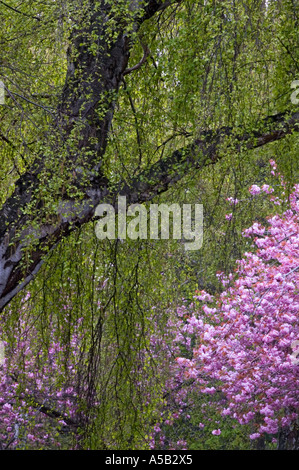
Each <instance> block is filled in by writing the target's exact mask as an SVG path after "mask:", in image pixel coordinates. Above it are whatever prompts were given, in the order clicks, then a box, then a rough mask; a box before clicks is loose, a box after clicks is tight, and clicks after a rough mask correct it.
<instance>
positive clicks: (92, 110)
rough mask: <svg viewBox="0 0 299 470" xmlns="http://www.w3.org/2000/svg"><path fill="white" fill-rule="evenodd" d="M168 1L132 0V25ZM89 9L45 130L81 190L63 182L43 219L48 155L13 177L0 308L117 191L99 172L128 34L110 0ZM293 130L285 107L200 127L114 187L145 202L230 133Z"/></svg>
mask: <svg viewBox="0 0 299 470" xmlns="http://www.w3.org/2000/svg"><path fill="white" fill-rule="evenodd" d="M171 3H172V2H170V1H165V2H161V1H154V0H150V1H148V2H147V4H146V6H145V7H144V9H143V10H142V12H141V13H142V15H140V14H139V13H140V11H139V9H140V2H139V1H133V0H131V2H130V6H131V8H132V11H133V12H135V13H136V21H135V22H133V24H132V25H131V29H132V31H137V30H138V28H139V27H140V25H141V23H142V22H143V21H145V20H147V19H149V18H151V17H152V16H153V15H154V14H155V13H156V12H158V11H159V10H162V9H164V8H166V7H168V6H169V5H170V4H171ZM89 13H90V16H89V20H88V21H86V22H85V23H84V24H85V26H84V27H83V28H81V29H80V27H79V25H77V26H78V28H77V30H75V32H74V34H73V35H72V37H71V42H70V44H71V46H70V50H69V52H68V59H69V63H68V71H67V75H66V81H65V86H64V89H63V92H62V96H61V100H60V103H59V106H58V109H57V117H56V119H55V122H54V123H53V125H52V126H51V128H50V130H49V134H48V138H49V140H51V139H52V140H53V135H54V136H55V138H56V137H57V141H58V143H59V145H58V146H57V148H55V146H54V147H53V146H52V158H53V156H54V155H58V156H59V154H60V151H64V152H68V151H69V155H68V160H67V162H66V164H67V165H69V167H70V172H72V173H73V181H72V184H73V186H75V187H76V188H77V189H78V190H80V191H81V197H80V198H76V197H70V196H69V195H67V193H66V192H65V188H64V187H63V186H62V187H61V188H59V190H58V192H57V194H56V196H57V199H58V204H57V209H56V210H55V213H54V215H53V214H52V215H51V217H50V220H48V218H47V208H46V207H44V206H43V203H42V202H40V201H39V200H38V199H37V198H36V195H38V194H40V193H41V192H44V191H45V189H47V190H49V191H50V190H51V181H52V180H51V178H52V176H53V169H52V168H51V159H49V158H46V157H45V155H44V154H40V155H38V156H37V158H36V160H35V162H34V163H33V165H32V167H31V168H30V169H29V170H28V171H26V172H25V173H24V174H23V175H22V176H21V177H20V178H19V180H18V181H16V183H15V190H14V192H13V194H12V195H11V196H10V197H9V198H8V199H7V201H6V202H5V203H4V205H3V207H2V209H1V211H0V311H1V310H2V309H3V308H4V307H5V306H6V305H7V304H8V303H9V302H10V300H11V299H12V298H13V297H14V296H15V295H16V294H17V293H18V292H20V291H21V290H22V289H23V288H24V287H25V286H26V285H27V284H28V283H29V282H30V281H31V280H32V279H33V278H34V276H35V275H36V273H37V272H38V271H39V269H40V267H41V266H42V264H43V262H44V260H45V258H46V254H47V252H48V251H49V250H51V249H53V248H54V247H55V246H56V245H57V244H58V243H59V242H60V241H61V240H62V238H63V237H66V236H68V235H69V234H70V233H71V232H73V231H74V230H76V229H77V228H78V227H79V226H81V225H82V224H85V223H87V222H88V221H90V220H91V219H92V218H93V217H94V212H95V208H96V206H97V205H98V204H99V203H101V202H113V201H115V200H116V198H117V195H118V193H117V192H116V191H115V190H113V191H112V190H111V189H110V188H109V181H108V180H107V179H106V178H105V177H104V176H103V174H102V173H101V164H102V160H103V156H104V153H105V149H106V145H107V137H108V133H109V129H110V126H111V122H112V118H113V110H114V103H115V97H116V94H117V92H118V89H119V86H120V83H121V80H122V77H123V73H124V72H125V70H126V67H127V64H128V59H129V55H130V38H129V37H128V35H127V34H126V33H125V32H124V31H125V26H126V25H124V24H122V23H123V22H119V24H118V25H117V28H118V29H117V39H116V40H114V41H113V42H110V41H108V40H107V35H109V34H108V32H107V26H106V24H107V17H108V15H109V14H111V11H110V6H109V5H108V3H107V2H105V1H102V2H101V4H100V8H96V7H95V6H94V2H93V1H92V0H91V1H90V12H89ZM95 35H96V37H97V38H98V42H97V46H98V50H97V51H96V53H95V52H94V50H93V49H92V47H91V46H92V45H94V44H92V42H91V39H90V38H92V37H94V36H95ZM99 106H100V107H101V110H102V112H101V113H99V112H98V107H99ZM298 129H299V113H294V114H293V115H290V114H289V113H282V114H278V115H276V116H270V117H268V118H267V119H264V120H263V121H262V122H261V123H260V131H256V132H254V133H249V132H246V130H244V129H233V128H221V129H219V130H218V131H217V132H212V131H205V132H203V133H202V134H201V135H200V136H199V137H198V138H197V139H196V140H194V142H193V143H192V144H190V145H189V146H188V147H186V148H183V149H180V150H177V151H175V152H174V153H173V154H172V155H170V156H168V157H167V158H165V159H162V160H159V161H158V162H156V163H154V164H153V165H152V166H151V167H150V168H148V169H147V170H144V171H142V172H141V173H140V174H139V175H138V176H137V177H135V178H134V179H133V180H132V181H131V183H130V185H128V184H127V185H123V186H121V184H120V191H119V194H122V195H125V196H127V202H128V204H130V203H138V202H140V203H142V202H145V201H149V200H151V199H152V198H153V197H154V196H156V195H157V194H160V193H162V192H164V191H166V190H167V189H168V188H169V187H170V185H172V184H174V183H175V182H177V181H178V180H179V179H181V178H182V177H183V176H184V175H185V174H186V172H187V171H190V170H192V169H198V170H200V169H201V168H203V167H204V166H207V165H210V164H214V163H215V162H217V161H218V160H219V158H221V155H220V153H219V149H220V148H221V146H222V145H223V144H224V143H225V144H226V145H227V142H229V140H228V139H231V143H230V144H229V146H230V148H231V149H233V150H234V151H240V150H241V149H242V148H245V149H252V148H256V147H260V146H262V145H265V144H267V143H269V142H274V141H276V140H279V139H282V138H284V137H285V136H286V135H288V134H290V133H291V132H293V131H298ZM74 133H77V134H78V137H77V141H76V142H77V145H76V149H75V151H74V150H72V149H71V150H68V145H69V141H70V139H71V137H72V135H73V134H74ZM56 160H57V161H58V160H59V157H56ZM33 203H34V204H35V205H34V206H33ZM32 207H33V209H32ZM33 212H34V214H33ZM36 213H37V215H38V217H36ZM37 220H38V221H39V223H38V225H37V224H36V221H37ZM28 237H31V239H33V241H34V243H33V245H32V246H31V245H30V246H31V247H30V253H29V254H30V258H29V259H28V253H27V254H25V252H24V250H25V249H26V247H28V243H29V242H28V241H27V238H28Z"/></svg>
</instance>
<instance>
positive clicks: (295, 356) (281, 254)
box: [156, 161, 299, 449]
mask: <svg viewBox="0 0 299 470" xmlns="http://www.w3.org/2000/svg"><path fill="white" fill-rule="evenodd" d="M271 164H272V167H273V169H272V172H273V173H275V169H276V166H275V162H273V161H272V162H271ZM282 184H284V183H283V180H282ZM250 192H251V194H252V195H253V196H254V197H257V196H258V195H259V194H261V193H267V194H269V196H268V197H269V198H271V200H272V201H273V202H274V204H276V205H280V204H282V202H285V201H282V200H281V199H279V198H278V197H274V196H273V195H272V194H271V193H272V192H273V189H272V188H271V187H269V186H268V185H264V186H262V187H261V188H260V187H258V186H256V185H253V186H252V187H251V188H250ZM287 205H288V207H287V210H285V211H284V212H283V213H282V214H281V215H274V216H272V217H270V218H268V224H267V227H264V226H262V225H261V224H259V223H254V224H253V225H252V227H251V228H249V229H247V230H245V232H244V236H245V237H251V238H252V241H253V245H254V246H255V250H252V252H247V253H245V254H244V257H243V259H241V260H239V261H238V262H237V267H236V270H235V273H234V274H231V275H229V276H228V277H225V276H224V275H222V274H219V275H218V276H219V277H220V279H221V281H222V284H223V287H224V291H223V292H222V293H221V294H219V295H218V296H215V297H213V296H211V295H209V294H208V293H207V292H204V291H201V292H197V293H196V296H195V301H194V303H193V304H192V305H191V306H190V305H189V306H188V307H187V306H183V307H180V308H179V309H178V310H177V312H176V314H175V318H172V319H171V321H170V322H169V330H170V332H171V333H170V334H171V335H172V340H173V342H172V347H171V353H170V354H169V360H170V367H171V369H170V371H171V373H170V376H169V379H168V382H167V386H166V389H167V390H168V392H167V393H166V395H168V397H169V396H171V395H172V396H175V400H174V401H176V404H177V410H179V411H178V412H176V413H172V414H171V413H170V414H169V413H168V415H167V416H166V414H167V413H166V414H165V416H166V418H165V416H164V421H162V424H164V425H165V424H172V425H173V423H174V420H175V419H176V418H178V417H179V416H180V417H182V416H184V417H185V418H186V416H187V413H190V404H191V411H192V401H190V398H188V397H190V396H191V395H192V393H193V395H194V393H196V395H197V396H202V397H210V399H211V400H210V401H209V400H207V399H206V400H204V404H203V406H204V407H208V406H210V407H211V406H213V409H214V411H215V412H216V413H218V416H219V417H221V419H222V420H223V419H225V418H226V417H227V419H231V420H232V422H233V421H235V422H236V423H238V424H241V425H244V426H245V427H246V429H248V430H249V431H248V433H249V437H250V439H251V440H252V441H253V442H262V441H263V439H264V438H265V437H267V439H268V440H269V438H271V439H272V442H273V443H276V442H277V443H278V448H292V449H294V448H295V449H298V448H299V432H298V423H299V419H298V416H299V185H296V186H295V188H294V190H293V192H292V193H291V195H290V198H289V200H288V204H287ZM168 344H169V343H168ZM164 345H166V342H164ZM297 350H298V351H297ZM175 356H176V357H175ZM174 357H175V359H174V360H173V359H172V358H174ZM168 403H169V400H168ZM203 416H204V415H203ZM218 422H220V421H218ZM206 424H207V422H204V421H203V422H201V423H199V425H198V432H200V429H202V428H204V427H205V426H206ZM156 427H157V426H156ZM156 431H157V429H156ZM158 431H159V432H160V434H159V433H156V442H157V439H158V438H159V439H160V444H161V443H162V444H163V443H164V439H165V438H164V437H163V433H162V431H161V425H159V426H158ZM221 432H222V430H221V427H220V426H218V427H217V426H216V427H215V429H213V431H212V434H213V436H220V435H221ZM185 445H186V443H185ZM275 445H276V444H275Z"/></svg>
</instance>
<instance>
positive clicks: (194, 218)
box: [95, 196, 203, 250]
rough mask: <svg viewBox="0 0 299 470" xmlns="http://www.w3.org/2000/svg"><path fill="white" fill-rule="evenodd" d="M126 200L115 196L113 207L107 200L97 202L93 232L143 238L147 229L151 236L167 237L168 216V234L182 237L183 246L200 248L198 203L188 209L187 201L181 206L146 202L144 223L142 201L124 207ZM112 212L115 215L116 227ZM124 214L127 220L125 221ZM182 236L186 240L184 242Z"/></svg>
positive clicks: (200, 225)
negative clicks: (148, 207) (148, 208)
mask: <svg viewBox="0 0 299 470" xmlns="http://www.w3.org/2000/svg"><path fill="white" fill-rule="evenodd" d="M126 200H127V198H126V196H118V203H117V208H116V210H115V209H114V207H113V206H112V205H111V204H99V205H98V206H97V208H96V211H95V215H96V216H98V217H101V219H100V220H99V221H98V222H97V225H96V228H95V232H96V236H97V237H98V238H99V239H100V240H103V239H106V238H108V239H109V240H114V239H115V238H119V239H120V240H124V239H126V238H127V237H128V238H130V239H131V240H137V239H141V240H146V239H147V238H148V232H149V238H150V239H152V240H159V239H161V240H169V238H170V225H171V224H170V219H171V218H172V238H173V239H176V240H180V239H183V240H184V246H185V250H199V249H200V248H201V246H202V241H203V206H202V204H194V211H192V205H191V204H183V206H182V209H183V210H181V207H180V205H179V204H171V205H168V204H159V205H158V204H150V210H149V219H150V220H149V226H148V211H147V209H146V207H145V206H143V205H142V204H132V205H130V206H129V207H128V209H127V201H126ZM192 212H194V214H192ZM116 213H117V216H118V217H117V227H116ZM159 215H160V217H159ZM171 216H172V217H171ZM127 217H129V218H131V220H129V221H127ZM159 221H160V224H159ZM116 228H117V233H116ZM159 228H160V230H159ZM148 229H149V230H148ZM159 235H160V236H159ZM186 240H190V241H189V242H186Z"/></svg>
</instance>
